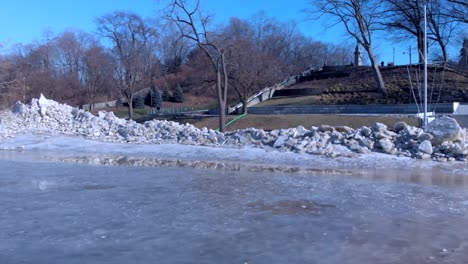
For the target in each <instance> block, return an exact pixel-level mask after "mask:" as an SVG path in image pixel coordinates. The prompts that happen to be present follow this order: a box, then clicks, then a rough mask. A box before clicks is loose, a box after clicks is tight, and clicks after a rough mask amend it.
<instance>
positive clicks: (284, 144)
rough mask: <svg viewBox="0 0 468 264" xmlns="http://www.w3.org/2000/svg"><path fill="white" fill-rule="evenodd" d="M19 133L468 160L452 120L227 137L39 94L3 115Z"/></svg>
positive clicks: (461, 132)
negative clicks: (141, 120)
mask: <svg viewBox="0 0 468 264" xmlns="http://www.w3.org/2000/svg"><path fill="white" fill-rule="evenodd" d="M19 133H42V134H48V135H59V134H60V135H74V136H81V137H84V138H88V139H95V140H102V141H109V142H128V143H141V144H143V143H144V144H164V143H179V144H190V145H206V146H215V147H216V146H223V147H232V148H237V147H244V146H250V147H252V146H253V147H260V148H265V149H274V150H278V151H292V152H297V153H308V154H316V155H325V156H330V157H336V156H353V155H356V154H357V153H368V152H372V151H375V152H382V153H387V154H392V155H398V156H407V157H414V158H420V159H434V160H438V161H452V160H459V161H467V160H468V131H467V130H466V129H462V128H461V127H460V126H459V125H458V123H457V122H456V121H455V120H454V119H452V118H450V117H441V118H438V119H436V120H435V121H433V122H431V123H430V124H429V125H428V127H427V128H426V130H425V131H424V130H423V129H421V128H417V127H413V126H408V125H406V124H405V123H402V122H401V123H397V124H395V126H394V127H393V128H391V129H388V128H387V126H385V125H384V124H381V123H376V124H374V125H373V126H372V127H362V128H359V129H352V128H349V127H345V126H342V127H331V126H325V125H323V126H320V127H312V128H311V129H306V128H304V127H301V126H300V127H297V128H289V129H279V130H273V131H270V132H267V131H264V130H262V129H254V128H250V129H244V130H238V131H234V132H229V133H225V134H223V133H220V132H217V131H214V130H211V129H206V128H203V129H198V128H196V127H194V126H192V125H190V124H185V125H184V124H179V123H176V122H169V121H159V120H152V121H148V122H145V123H144V124H138V123H136V122H134V121H131V120H125V119H121V118H118V117H116V116H115V115H114V114H113V113H112V112H104V111H101V112H99V113H98V114H97V115H93V114H91V113H90V112H87V111H84V110H80V109H78V108H74V107H71V106H68V105H64V104H60V103H57V102H55V101H53V100H48V99H46V98H45V97H44V96H41V97H40V98H39V99H33V100H32V101H31V103H30V104H29V105H25V104H22V103H20V102H18V103H16V104H15V105H14V106H13V107H12V109H11V110H7V111H3V112H1V113H0V139H1V138H5V137H13V136H15V135H16V134H19Z"/></svg>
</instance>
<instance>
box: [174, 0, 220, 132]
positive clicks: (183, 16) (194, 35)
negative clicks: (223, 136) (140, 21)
mask: <svg viewBox="0 0 468 264" xmlns="http://www.w3.org/2000/svg"><path fill="white" fill-rule="evenodd" d="M186 3H187V2H186V1H185V0H174V1H173V2H172V4H171V6H172V8H171V9H170V10H171V12H170V13H169V15H168V19H169V20H170V21H172V22H174V23H175V24H176V25H177V27H178V28H179V30H180V32H181V35H182V36H183V37H184V38H187V39H190V40H192V41H194V42H196V43H197V46H198V47H199V48H200V49H201V50H202V51H203V52H204V53H205V54H206V55H207V57H208V58H209V59H210V61H211V65H212V67H213V70H214V72H215V74H216V92H217V98H218V110H219V114H220V115H219V117H220V118H219V128H220V131H222V132H224V126H225V123H226V122H225V111H226V103H227V89H228V73H227V68H226V58H225V55H224V51H223V49H221V48H220V44H219V43H216V42H215V41H214V40H213V39H211V36H210V35H209V32H208V30H207V26H208V23H209V18H210V17H209V16H207V15H205V16H203V15H202V14H201V12H200V10H199V6H200V2H199V1H198V0H197V1H196V4H195V7H193V8H192V9H190V8H189V7H188V6H187V5H186Z"/></svg>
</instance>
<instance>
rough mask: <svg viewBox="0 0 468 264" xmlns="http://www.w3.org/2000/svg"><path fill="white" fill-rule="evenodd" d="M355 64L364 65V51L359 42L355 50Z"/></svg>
mask: <svg viewBox="0 0 468 264" xmlns="http://www.w3.org/2000/svg"><path fill="white" fill-rule="evenodd" d="M354 65H355V66H362V52H361V46H360V45H359V44H357V45H356V49H355V50H354Z"/></svg>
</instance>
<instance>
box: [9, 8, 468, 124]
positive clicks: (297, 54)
mask: <svg viewBox="0 0 468 264" xmlns="http://www.w3.org/2000/svg"><path fill="white" fill-rule="evenodd" d="M423 2H424V0H385V1H377V0H318V1H312V2H311V3H310V5H309V8H308V10H307V11H306V12H308V13H309V14H312V15H313V17H314V18H318V17H323V16H327V18H335V19H336V20H335V22H337V23H341V24H343V25H344V26H345V28H346V30H347V32H348V33H349V35H350V36H351V37H352V38H351V39H352V40H351V41H349V40H348V42H343V44H342V45H336V44H331V43H326V42H322V41H319V40H315V39H313V38H311V37H307V36H305V35H304V34H302V33H301V32H300V31H299V30H298V28H297V25H296V24H295V22H294V21H288V22H282V21H278V20H277V19H275V18H273V17H268V16H267V15H266V14H265V13H264V12H260V13H257V14H256V15H254V16H252V17H251V18H249V19H240V18H236V17H233V18H230V20H229V21H228V22H227V23H226V24H225V25H221V26H220V25H217V24H215V23H214V18H213V16H210V15H207V14H206V13H204V12H203V10H201V8H200V5H199V1H186V0H171V1H169V3H168V5H167V6H166V7H165V9H164V10H162V12H160V15H159V17H151V18H142V17H141V16H140V15H138V14H135V13H132V12H122V11H115V12H112V13H109V14H105V15H103V16H101V17H98V18H96V20H95V24H96V30H95V32H92V33H90V32H84V31H82V30H79V29H74V30H72V29H69V30H66V31H65V32H61V33H59V34H53V33H52V32H50V31H46V32H45V33H44V34H43V36H42V39H41V40H40V41H36V42H34V43H29V44H18V45H16V46H14V48H12V49H11V51H10V52H9V53H8V54H4V55H2V56H1V57H0V91H1V92H0V104H1V105H2V106H3V107H7V106H9V105H11V104H12V103H14V102H15V101H17V100H23V101H27V100H29V99H30V98H32V97H37V96H38V95H39V94H40V93H43V94H44V95H45V96H46V97H48V98H52V99H55V100H58V101H61V102H67V103H69V104H71V105H81V104H85V103H90V104H92V103H93V102H97V101H105V100H111V99H116V98H124V99H125V101H127V102H128V112H129V117H130V118H132V117H133V103H132V102H133V101H134V97H135V94H136V93H137V92H138V91H140V90H142V89H143V88H147V87H150V86H157V87H160V88H161V90H164V91H165V90H171V91H174V90H175V89H176V87H177V86H181V87H182V89H183V91H184V92H186V93H188V94H192V95H199V96H200V95H203V96H212V97H214V98H216V99H217V102H218V108H219V109H220V113H221V118H220V127H221V129H222V128H223V124H224V121H225V120H224V113H225V111H224V110H225V109H226V107H227V104H228V103H230V102H239V101H241V102H245V100H246V99H247V98H248V96H250V95H251V94H253V93H255V92H256V91H258V90H260V89H262V88H264V87H266V86H269V85H273V84H274V83H277V82H279V81H281V80H283V79H284V78H286V77H288V76H290V75H292V74H297V73H299V72H302V71H304V70H305V69H307V68H313V67H321V66H323V65H324V64H326V65H345V64H350V63H352V61H353V52H354V46H355V43H356V42H357V43H359V44H360V45H361V46H362V47H363V48H364V50H365V51H366V52H367V54H368V57H369V61H370V63H371V66H372V67H373V69H374V73H375V76H376V89H378V90H380V91H381V92H383V93H384V92H385V86H384V81H383V79H382V77H381V76H380V77H379V75H380V73H379V69H378V64H377V63H376V62H377V59H376V56H375V54H374V46H375V45H374V42H373V38H374V35H375V32H378V31H384V32H386V33H387V32H388V34H392V36H395V38H398V39H401V40H405V41H406V40H407V39H410V38H411V39H416V40H417V41H416V43H418V49H421V48H422V47H421V45H420V37H421V26H422V24H421V22H422V20H421V19H422V13H421V6H422V4H423ZM425 3H427V7H428V9H427V10H428V11H427V13H428V25H429V29H430V30H429V39H430V45H432V46H434V47H439V48H438V49H440V52H437V55H440V59H441V60H443V61H446V62H447V61H449V56H448V53H447V45H449V43H450V41H453V39H454V35H455V34H457V33H458V31H457V30H459V29H460V28H463V26H464V27H466V25H467V23H468V22H467V20H466V19H467V17H468V16H467V10H468V7H467V3H466V1H458V0H427V2H425ZM330 21H332V20H331V19H330ZM311 26H321V25H316V24H314V23H313V22H311ZM419 54H421V52H419ZM421 60H422V58H421V56H420V58H419V61H421Z"/></svg>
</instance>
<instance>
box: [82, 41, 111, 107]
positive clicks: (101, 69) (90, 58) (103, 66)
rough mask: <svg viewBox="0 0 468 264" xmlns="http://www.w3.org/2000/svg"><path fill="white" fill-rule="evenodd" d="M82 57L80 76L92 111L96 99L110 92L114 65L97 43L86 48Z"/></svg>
mask: <svg viewBox="0 0 468 264" xmlns="http://www.w3.org/2000/svg"><path fill="white" fill-rule="evenodd" d="M84 55H85V57H84V59H83V66H82V67H83V68H82V71H81V72H82V74H81V75H82V78H83V83H84V85H85V87H86V95H87V101H88V104H89V105H90V110H92V108H93V105H94V100H95V99H96V97H98V96H99V95H101V94H103V93H105V92H106V91H108V90H110V89H111V87H112V85H113V80H114V78H113V73H114V65H113V62H112V57H111V56H110V54H108V52H106V50H105V49H104V47H102V46H101V45H99V44H97V43H94V44H93V45H91V46H90V47H89V48H87V49H86V51H85V52H84Z"/></svg>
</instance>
